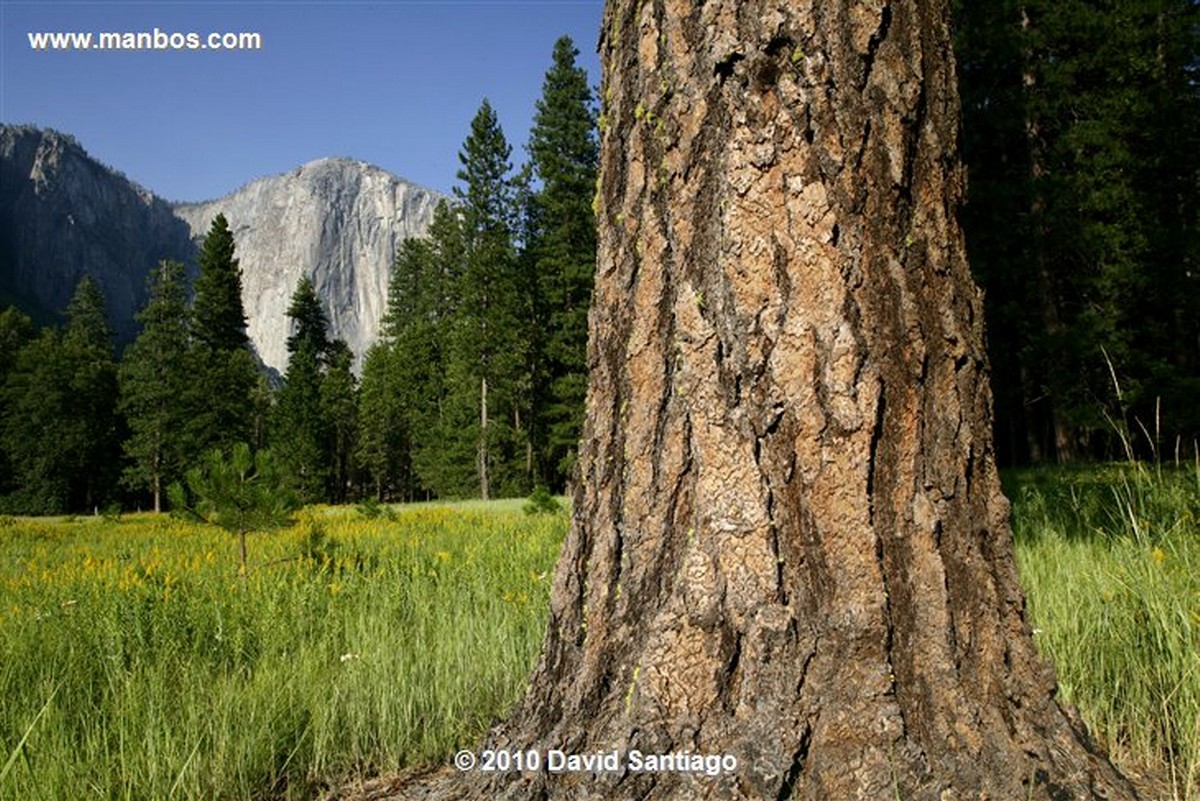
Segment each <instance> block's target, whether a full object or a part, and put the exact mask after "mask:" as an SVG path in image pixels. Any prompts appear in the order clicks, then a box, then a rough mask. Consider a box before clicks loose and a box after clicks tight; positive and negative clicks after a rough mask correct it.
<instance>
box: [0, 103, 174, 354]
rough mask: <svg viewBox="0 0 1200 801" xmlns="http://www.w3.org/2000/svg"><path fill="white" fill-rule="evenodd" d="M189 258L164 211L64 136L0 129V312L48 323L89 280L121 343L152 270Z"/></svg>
mask: <svg viewBox="0 0 1200 801" xmlns="http://www.w3.org/2000/svg"><path fill="white" fill-rule="evenodd" d="M194 252H195V248H194V246H193V244H192V241H191V231H190V230H189V229H188V227H187V224H186V223H184V222H183V221H182V220H180V219H179V218H178V217H176V216H175V214H174V212H173V211H172V210H171V207H170V205H169V204H167V203H166V202H164V201H163V200H161V199H160V198H158V197H155V195H154V194H153V193H151V192H148V191H147V190H145V189H143V188H142V187H140V186H138V185H137V184H135V183H133V182H132V181H130V180H129V179H127V178H125V176H123V175H120V174H118V173H116V172H114V171H113V170H111V169H109V168H108V167H105V166H104V165H103V164H100V163H99V162H97V161H95V160H94V159H92V158H91V157H90V156H88V154H87V153H86V152H84V150H83V148H82V147H80V146H79V143H78V142H76V141H75V140H74V139H73V138H72V137H70V136H66V135H64V134H60V133H58V132H56V131H41V130H38V129H36V128H29V127H16V126H10V125H0V305H5V306H6V305H8V304H14V305H16V306H18V307H19V308H21V309H23V310H24V311H26V312H27V313H28V314H30V315H31V316H33V317H34V318H35V319H37V320H38V321H40V322H43V323H46V322H50V321H51V320H54V319H55V318H56V317H57V315H58V314H59V313H60V312H61V311H62V309H63V308H64V307H65V306H66V304H67V301H68V300H70V298H71V293H72V292H73V291H74V289H75V285H76V284H77V283H78V282H79V279H80V278H81V277H82V276H83V274H84V273H88V274H90V275H91V276H92V278H93V279H94V280H95V281H96V283H97V285H98V286H99V287H100V290H101V291H102V292H103V293H104V297H105V300H106V301H107V303H108V309H109V315H110V317H111V318H112V322H113V326H114V328H115V329H116V330H117V334H118V336H119V337H121V338H122V339H129V338H131V337H132V336H133V334H134V333H135V332H136V323H135V321H134V319H133V316H134V314H136V313H137V310H138V309H139V308H141V306H142V305H143V304H144V303H145V300H146V275H147V274H148V272H149V270H150V268H151V267H152V266H153V265H154V264H155V263H157V262H158V260H159V259H168V258H169V259H179V260H181V261H189V260H192V259H193V258H194V257H193V254H194Z"/></svg>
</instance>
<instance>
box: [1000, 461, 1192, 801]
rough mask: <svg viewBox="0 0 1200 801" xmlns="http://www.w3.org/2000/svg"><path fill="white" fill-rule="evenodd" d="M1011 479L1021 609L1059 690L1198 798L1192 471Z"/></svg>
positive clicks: (1127, 751)
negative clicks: (1024, 602) (1023, 599)
mask: <svg viewBox="0 0 1200 801" xmlns="http://www.w3.org/2000/svg"><path fill="white" fill-rule="evenodd" d="M1010 478H1011V480H1010V486H1009V487H1008V492H1009V497H1010V498H1011V499H1012V501H1013V517H1014V522H1015V525H1014V533H1015V536H1016V546H1017V560H1018V564H1019V567H1020V569H1021V575H1022V581H1023V583H1024V584H1025V587H1026V592H1027V594H1028V599H1029V613H1030V618H1031V622H1032V624H1033V625H1034V626H1035V627H1036V628H1035V631H1036V632H1037V634H1036V640H1037V642H1038V644H1039V646H1040V647H1041V648H1042V650H1043V652H1044V653H1046V654H1048V655H1049V656H1050V657H1051V658H1052V659H1053V661H1054V664H1055V667H1056V669H1057V672H1058V679H1059V684H1060V689H1061V693H1062V697H1063V698H1064V699H1065V700H1066V701H1068V702H1069V703H1072V704H1075V705H1076V706H1077V707H1078V708H1079V710H1080V712H1081V714H1082V716H1083V718H1084V720H1085V721H1086V722H1087V724H1088V726H1089V727H1090V728H1091V729H1092V732H1093V734H1094V735H1096V736H1097V738H1098V739H1099V740H1100V741H1101V742H1102V743H1103V744H1104V745H1105V746H1106V747H1107V748H1108V749H1109V750H1110V752H1111V753H1112V754H1113V756H1114V758H1115V759H1116V760H1117V761H1118V763H1119V764H1120V765H1122V766H1123V767H1125V768H1126V769H1127V770H1129V771H1130V772H1131V773H1137V774H1143V773H1146V772H1150V773H1151V774H1154V775H1156V776H1157V777H1158V779H1159V781H1160V782H1162V783H1163V784H1164V785H1165V786H1166V787H1167V788H1168V792H1169V793H1170V797H1171V798H1174V799H1197V798H1200V474H1198V473H1197V472H1196V471H1195V470H1185V469H1167V468H1162V469H1157V468H1154V467H1146V466H1141V465H1122V466H1111V467H1103V468H1088V469H1085V470H1075V471H1070V470H1061V469H1059V470H1041V471H1029V472H1024V473H1019V474H1016V475H1014V476H1012V477H1010Z"/></svg>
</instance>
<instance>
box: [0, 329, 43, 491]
mask: <svg viewBox="0 0 1200 801" xmlns="http://www.w3.org/2000/svg"><path fill="white" fill-rule="evenodd" d="M34 336H35V331H34V328H33V321H32V320H30V319H29V317H28V316H27V315H25V314H22V313H21V312H20V311H18V310H17V309H16V308H15V307H12V306H9V307H8V308H6V309H5V310H4V311H0V400H3V399H4V398H5V392H4V387H5V384H6V383H7V382H8V375H9V373H11V372H12V370H13V368H14V367H15V366H16V364H17V356H18V354H20V352H21V349H22V348H24V347H25V346H26V345H28V344H29V343H30V342H31V341H33V339H34ZM9 411H10V408H9V406H8V405H7V403H5V404H4V405H3V406H2V407H0V499H3V497H4V496H6V495H8V494H9V493H11V492H13V491H14V490H16V488H17V486H16V481H15V477H16V476H15V469H14V467H13V465H12V462H11V461H10V460H9V458H8V454H7V452H6V451H5V449H4V441H3V431H4V429H5V418H6V417H7V416H8V414H9Z"/></svg>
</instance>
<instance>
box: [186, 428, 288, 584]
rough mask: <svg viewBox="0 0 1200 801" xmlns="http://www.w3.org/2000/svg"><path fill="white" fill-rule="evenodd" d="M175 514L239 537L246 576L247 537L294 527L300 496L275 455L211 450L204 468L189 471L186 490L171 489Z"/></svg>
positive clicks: (239, 446) (238, 448) (237, 448)
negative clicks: (257, 533)
mask: <svg viewBox="0 0 1200 801" xmlns="http://www.w3.org/2000/svg"><path fill="white" fill-rule="evenodd" d="M170 497H171V507H172V511H173V513H174V514H176V515H179V516H184V517H189V518H192V519H195V520H198V521H201V522H204V523H207V524H209V525H212V526H217V527H219V528H223V529H225V530H226V531H228V532H229V533H231V534H236V535H237V537H238V540H239V545H240V550H241V568H240V569H241V573H242V574H243V575H245V573H246V535H247V534H250V533H251V532H255V531H260V532H261V531H270V530H273V529H277V528H283V527H285V526H288V525H291V522H292V512H293V511H294V510H295V509H296V508H297V507H298V503H297V500H296V496H295V494H294V493H293V492H292V489H291V487H290V486H289V484H288V482H287V480H286V479H285V477H284V476H283V475H282V474H281V473H280V471H279V469H278V467H277V466H276V465H275V461H274V459H273V458H272V457H271V453H270V451H258V452H257V453H255V454H251V452H250V446H249V445H247V444H246V443H244V442H239V443H236V444H235V445H234V446H233V449H232V451H231V452H230V454H229V455H228V457H227V456H226V455H225V454H223V453H222V452H221V451H217V450H214V451H210V452H209V454H208V456H207V457H206V458H205V459H204V461H203V462H202V463H201V465H200V466H199V467H194V468H192V469H191V470H189V471H188V472H187V489H186V491H185V489H184V487H183V485H182V484H180V483H178V482H177V483H175V484H172V485H171V488H170Z"/></svg>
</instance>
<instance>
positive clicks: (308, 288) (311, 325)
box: [287, 275, 330, 358]
mask: <svg viewBox="0 0 1200 801" xmlns="http://www.w3.org/2000/svg"><path fill="white" fill-rule="evenodd" d="M287 316H288V318H289V319H290V320H291V321H292V333H291V334H290V335H289V336H288V339H287V349H288V353H289V354H292V353H296V352H297V351H299V350H301V348H303V347H305V346H307V347H308V348H309V350H311V351H312V352H313V353H316V354H318V355H319V356H320V357H321V358H325V356H326V354H327V353H328V352H329V349H330V342H329V333H328V331H329V318H328V316H327V315H326V314H325V309H323V308H322V307H321V299H320V298H318V297H317V288H316V287H315V286H314V285H313V282H312V279H311V278H309V277H308V276H307V275H306V276H304V277H302V278H301V279H300V283H299V284H298V285H297V286H296V291H295V292H293V293H292V302H291V305H290V306H288V310H287Z"/></svg>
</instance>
